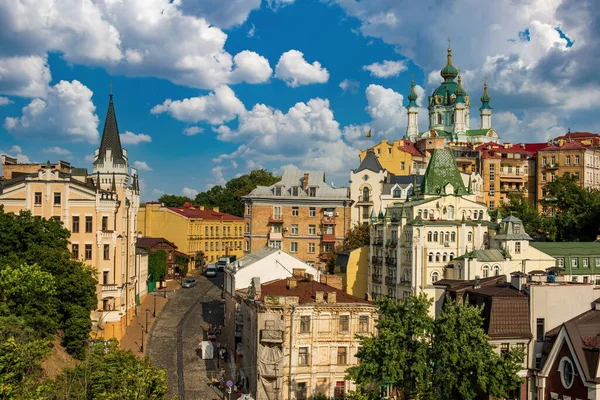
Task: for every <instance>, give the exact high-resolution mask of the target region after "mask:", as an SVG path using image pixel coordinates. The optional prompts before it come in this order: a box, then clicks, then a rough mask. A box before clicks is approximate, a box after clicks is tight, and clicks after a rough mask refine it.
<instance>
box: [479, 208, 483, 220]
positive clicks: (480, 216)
mask: <svg viewBox="0 0 600 400" xmlns="http://www.w3.org/2000/svg"><path fill="white" fill-rule="evenodd" d="M479 219H483V210H482V211H479Z"/></svg>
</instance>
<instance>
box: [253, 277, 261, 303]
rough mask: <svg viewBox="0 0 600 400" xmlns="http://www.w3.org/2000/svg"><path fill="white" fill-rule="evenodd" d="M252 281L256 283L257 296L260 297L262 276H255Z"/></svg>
mask: <svg viewBox="0 0 600 400" xmlns="http://www.w3.org/2000/svg"><path fill="white" fill-rule="evenodd" d="M252 283H254V290H255V296H256V297H255V298H259V297H260V294H261V292H262V290H261V288H262V286H261V284H260V277H258V276H255V277H254V278H252Z"/></svg>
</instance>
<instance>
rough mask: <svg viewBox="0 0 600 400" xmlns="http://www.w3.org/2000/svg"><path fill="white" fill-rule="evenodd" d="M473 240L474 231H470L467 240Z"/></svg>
mask: <svg viewBox="0 0 600 400" xmlns="http://www.w3.org/2000/svg"><path fill="white" fill-rule="evenodd" d="M472 241H473V232H469V233H468V234H467V242H472Z"/></svg>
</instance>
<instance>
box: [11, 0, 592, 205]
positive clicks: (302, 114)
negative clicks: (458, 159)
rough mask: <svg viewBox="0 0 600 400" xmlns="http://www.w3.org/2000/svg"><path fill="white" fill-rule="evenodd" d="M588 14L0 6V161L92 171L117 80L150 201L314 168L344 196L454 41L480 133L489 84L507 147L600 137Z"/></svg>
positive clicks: (399, 126) (163, 0)
mask: <svg viewBox="0 0 600 400" xmlns="http://www.w3.org/2000/svg"><path fill="white" fill-rule="evenodd" d="M15 1H16V3H15ZM71 3H72V4H71ZM598 12H599V11H597V10H596V7H595V6H594V3H593V1H592V0H589V1H575V0H564V1H560V0H524V1H521V2H518V3H515V2H514V1H511V0H497V1H492V2H481V1H479V0H455V1H444V0H424V1H419V2H414V1H400V0H376V1H375V0H373V1H367V0H363V1H360V2H358V1H355V0H321V1H319V0H295V1H294V0H269V1H267V0H202V1H198V0H194V1H192V0H127V1H109V0H98V1H89V0H62V1H60V2H56V1H51V0H0V39H1V40H2V43H3V46H2V49H0V121H1V122H2V123H1V124H0V125H1V128H0V152H1V153H5V154H9V155H12V156H17V157H18V158H19V159H20V160H21V161H23V162H24V161H27V160H30V161H45V160H47V159H50V160H57V159H64V160H68V161H70V162H71V163H72V164H74V165H76V166H80V167H88V168H91V159H90V155H91V154H92V153H93V151H94V149H95V148H96V147H97V146H98V143H99V135H100V134H101V132H102V126H103V122H104V117H105V114H106V108H107V105H108V93H109V90H110V88H109V83H112V90H113V93H114V99H115V106H116V112H117V118H118V123H119V129H120V131H121V133H122V134H123V135H124V136H123V137H122V138H123V143H124V144H123V146H124V147H125V148H126V149H127V150H128V151H129V159H130V165H132V166H137V167H138V169H139V172H140V176H141V180H142V190H143V192H142V197H143V199H144V200H152V199H156V198H157V197H159V196H160V195H161V194H162V193H176V194H186V195H194V193H196V192H198V191H203V190H206V189H207V188H209V187H210V186H211V185H215V184H223V183H224V182H225V181H226V180H227V179H230V178H232V177H234V176H236V175H239V174H243V173H246V172H248V171H250V170H252V169H255V168H258V167H264V168H267V169H269V170H271V171H275V172H280V171H281V169H282V168H283V167H286V166H287V167H297V168H301V169H324V170H325V171H326V172H327V176H328V180H331V181H334V182H335V183H336V184H338V185H342V184H345V183H346V182H347V181H348V178H349V172H348V171H349V169H350V168H353V167H355V166H356V165H357V162H358V150H359V149H364V148H367V147H369V146H372V145H373V144H374V143H376V142H378V141H380V140H381V139H382V138H384V137H386V138H388V139H390V140H394V139H398V138H401V137H402V136H403V135H404V131H405V129H406V110H405V109H404V106H405V105H406V102H407V101H406V95H407V93H408V91H409V88H410V81H411V76H413V75H414V79H415V83H416V84H417V85H418V86H417V93H418V94H419V96H420V98H419V100H418V102H419V104H420V105H422V104H423V103H422V101H423V100H426V96H427V94H429V93H431V91H432V90H433V89H434V88H435V87H436V85H437V84H438V83H439V81H440V79H441V78H440V76H439V70H440V69H441V68H442V67H443V65H444V63H445V55H446V47H447V46H448V43H447V38H448V37H450V38H451V40H452V42H451V44H452V48H453V55H454V64H455V65H456V66H457V67H460V68H461V71H462V75H463V86H464V87H465V89H466V90H467V92H468V93H469V95H470V96H471V98H472V102H473V106H474V107H473V110H472V121H471V126H472V127H478V125H479V120H478V111H477V108H478V107H479V101H478V99H479V97H480V96H481V93H482V88H483V81H484V77H485V78H486V79H487V81H488V84H489V86H490V94H491V96H492V103H491V105H492V107H493V109H494V115H493V120H492V121H493V122H492V126H493V128H494V129H495V130H496V131H497V132H498V133H499V134H500V136H501V138H502V139H504V140H505V141H510V142H518V141H531V142H534V141H545V140H547V139H549V138H551V137H554V136H558V135H560V134H563V133H564V132H565V131H566V130H567V128H571V129H572V130H585V131H593V132H597V131H599V130H600V127H599V126H598V124H599V123H598V122H597V119H596V118H594V115H595V114H596V112H597V111H598V102H597V99H598V98H599V95H600V85H599V83H600V82H599V81H600V79H599V77H598V74H597V67H596V66H597V65H598V58H600V57H599V56H600V45H599V44H597V43H596V42H597V41H596V40H595V39H594V38H595V37H596V36H597V35H596V33H597V32H596V31H598V30H600V29H599V28H600V27H599V26H598V22H597V21H598V20H599V18H598ZM425 111H426V109H425V108H422V109H421V110H420V113H419V127H420V130H421V131H423V130H425V129H427V125H426V124H427V122H426V121H427V118H426V113H425ZM370 129H371V130H372V131H373V136H372V138H371V139H366V138H365V134H366V132H367V131H368V130H370Z"/></svg>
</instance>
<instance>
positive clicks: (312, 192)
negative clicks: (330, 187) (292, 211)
mask: <svg viewBox="0 0 600 400" xmlns="http://www.w3.org/2000/svg"><path fill="white" fill-rule="evenodd" d="M307 193H308V197H317V188H316V187H309V188H308V189H307Z"/></svg>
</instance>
